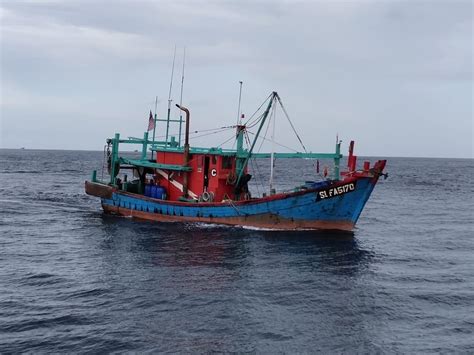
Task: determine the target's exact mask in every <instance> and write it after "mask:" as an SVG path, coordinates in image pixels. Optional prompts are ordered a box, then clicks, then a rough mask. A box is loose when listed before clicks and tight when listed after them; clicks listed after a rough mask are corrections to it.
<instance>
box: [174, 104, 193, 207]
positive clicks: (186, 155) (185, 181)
mask: <svg viewBox="0 0 474 355" xmlns="http://www.w3.org/2000/svg"><path fill="white" fill-rule="evenodd" d="M176 107H177V108H179V109H180V110H181V111H184V113H185V114H186V133H185V135H184V166H188V164H189V118H190V114H189V110H188V109H187V108H186V107H184V106H180V105H178V104H176ZM183 196H184V197H186V198H187V197H188V172H187V171H185V172H184V175H183Z"/></svg>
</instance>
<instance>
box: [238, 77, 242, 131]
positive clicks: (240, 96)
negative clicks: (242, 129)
mask: <svg viewBox="0 0 474 355" xmlns="http://www.w3.org/2000/svg"><path fill="white" fill-rule="evenodd" d="M239 84H240V90H239V106H238V107H237V125H239V124H240V122H241V119H240V102H241V99H242V84H243V82H242V81H239Z"/></svg>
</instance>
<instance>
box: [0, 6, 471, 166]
mask: <svg viewBox="0 0 474 355" xmlns="http://www.w3.org/2000/svg"><path fill="white" fill-rule="evenodd" d="M0 4H1V5H0V6H1V9H0V11H1V15H0V16H1V125H0V147H3V148H19V147H26V148H42V149H46V148H52V149H92V150H101V149H102V147H103V144H104V140H105V138H106V137H110V136H112V135H113V134H114V133H115V132H120V133H121V134H122V136H125V137H126V136H142V135H143V132H144V130H145V129H146V127H147V117H148V112H149V110H150V109H154V108H153V106H154V98H155V96H158V98H159V103H158V114H159V115H160V116H164V115H165V112H166V105H167V98H168V89H169V82H170V74H171V64H172V58H173V50H174V46H175V45H177V47H178V55H177V59H176V71H175V81H174V87H173V95H172V97H173V99H174V100H175V102H176V101H179V84H180V80H181V78H180V76H181V61H182V48H183V46H186V52H187V57H186V73H185V85H184V100H183V103H184V104H185V105H186V106H188V107H189V108H190V110H191V115H192V116H191V119H192V120H191V121H192V128H191V129H192V130H200V129H208V128H214V127H220V126H225V125H232V124H234V123H235V121H236V116H237V102H238V90H239V86H238V82H239V80H242V81H243V82H244V85H243V95H242V111H243V112H244V113H247V114H248V115H249V114H250V113H252V112H253V111H254V110H255V109H256V108H257V107H258V106H259V105H260V103H261V102H262V101H263V100H264V99H265V97H267V96H268V94H269V93H270V92H271V91H273V90H275V91H278V92H279V94H280V96H281V97H282V99H283V101H284V103H285V105H286V108H287V111H288V112H289V114H290V117H291V118H292V120H293V122H294V124H295V126H296V128H297V130H298V131H300V135H301V136H302V139H303V141H304V143H305V145H306V146H307V148H308V150H311V151H317V152H324V151H332V150H333V146H334V141H335V136H336V134H339V138H341V139H342V140H343V141H344V151H345V150H346V147H347V143H348V141H349V140H350V139H355V140H356V152H357V153H358V154H359V155H372V156H425V157H473V135H474V131H473V74H472V72H473V61H472V60H473V7H472V3H471V1H437V0H432V1H362V0H361V1H277V0H273V1H242V0H239V1H176V0H175V1H131V0H129V1H100V0H98V1H87V0H80V1H74V0H71V1H69V0H68V1H59V0H56V1H54V0H51V1H46V0H45V1H33V0H30V1H21V0H14V1H9V0H0ZM176 115H177V111H176V110H173V116H174V117H175V116H176ZM163 131H164V127H163V126H159V127H158V132H159V133H158V134H162V133H163ZM172 131H173V132H174V131H176V129H174V128H173V130H172ZM276 131H277V134H276V139H277V141H278V142H280V143H282V144H285V145H289V146H292V147H295V148H298V144H297V140H296V139H295V137H294V135H292V134H291V133H290V131H289V129H288V125H287V123H284V118H283V115H282V114H281V113H278V112H277V128H276ZM231 135H232V132H226V133H224V135H222V136H218V135H211V136H208V137H204V138H201V139H196V140H193V141H192V142H191V143H192V144H194V145H201V146H203V145H204V146H207V145H217V144H219V143H222V142H223V141H224V140H225V139H227V138H229V137H230V136H231Z"/></svg>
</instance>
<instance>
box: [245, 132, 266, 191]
mask: <svg viewBox="0 0 474 355" xmlns="http://www.w3.org/2000/svg"><path fill="white" fill-rule="evenodd" d="M244 137H245V142H246V143H247V146H248V147H250V145H251V144H252V143H251V142H250V137H249V135H248V133H247V131H245V136H244ZM254 163H255V171H256V172H257V176H256V177H255V186H256V187H257V193H258V196H260V188H259V185H261V187H262V190H265V186H264V185H263V182H262V174H260V169H259V167H258V164H257V160H256V159H250V164H251V165H252V169H253V168H254ZM257 177H258V179H257Z"/></svg>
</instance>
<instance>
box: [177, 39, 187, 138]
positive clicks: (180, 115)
mask: <svg viewBox="0 0 474 355" xmlns="http://www.w3.org/2000/svg"><path fill="white" fill-rule="evenodd" d="M185 62H186V47H184V48H183V69H182V71H181V92H180V94H179V106H181V105H183V87H184V63H185ZM182 126H183V113H182V111H179V134H178V146H179V147H181V129H182Z"/></svg>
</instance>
